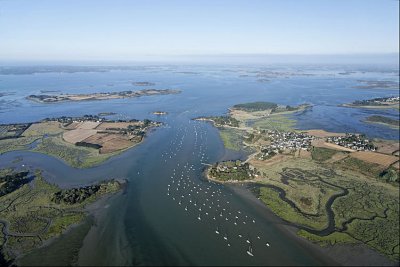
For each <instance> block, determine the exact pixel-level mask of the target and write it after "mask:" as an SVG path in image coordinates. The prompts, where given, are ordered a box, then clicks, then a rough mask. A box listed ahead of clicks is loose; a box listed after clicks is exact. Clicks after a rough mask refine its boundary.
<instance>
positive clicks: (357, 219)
mask: <svg viewBox="0 0 400 267" xmlns="http://www.w3.org/2000/svg"><path fill="white" fill-rule="evenodd" d="M323 158H324V156H323ZM365 165H366V166H365ZM370 165H371V166H372V167H369V168H368V166H370ZM375 168H377V166H375V165H374V164H367V163H365V162H362V161H360V160H358V159H354V158H351V157H348V158H345V159H343V160H341V161H339V163H335V164H334V165H333V166H332V165H328V164H325V165H322V164H318V163H317V162H315V161H312V160H306V159H291V160H287V161H285V162H282V163H280V164H277V165H273V166H268V167H265V168H258V169H259V171H260V172H261V173H262V174H263V176H264V177H268V179H266V178H263V179H262V180H261V181H262V184H261V185H260V186H259V187H260V188H259V192H256V193H258V197H259V198H260V200H262V201H263V202H264V203H265V204H266V205H267V206H268V207H269V208H270V209H271V210H272V211H273V212H274V213H276V214H277V215H278V216H280V217H281V218H283V219H284V220H286V221H288V222H291V223H294V224H295V225H297V226H298V227H299V228H300V229H302V230H301V231H299V235H301V236H303V237H306V238H308V239H310V240H312V241H315V242H317V243H319V244H321V245H328V244H341V243H363V244H366V245H368V246H370V247H371V248H373V249H374V250H376V251H379V252H380V253H382V254H384V255H386V256H387V257H389V258H390V259H392V260H399V249H398V248H399V239H398V233H399V231H400V229H399V208H400V205H399V203H400V202H399V199H398V195H399V187H398V185H397V186H393V185H391V184H387V183H382V182H381V180H378V179H373V178H376V175H378V174H379V173H380V170H379V169H375ZM380 168H381V167H380ZM364 169H365V170H364ZM361 170H362V172H361Z"/></svg>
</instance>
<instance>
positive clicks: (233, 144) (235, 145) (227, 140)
mask: <svg viewBox="0 0 400 267" xmlns="http://www.w3.org/2000/svg"><path fill="white" fill-rule="evenodd" d="M219 135H220V136H221V139H222V141H223V142H224V146H225V148H227V149H230V150H234V151H239V150H241V149H242V146H243V145H242V143H243V132H242V131H240V130H235V129H230V128H220V129H219Z"/></svg>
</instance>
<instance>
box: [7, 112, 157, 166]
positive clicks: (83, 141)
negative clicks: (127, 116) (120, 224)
mask: <svg viewBox="0 0 400 267" xmlns="http://www.w3.org/2000/svg"><path fill="white" fill-rule="evenodd" d="M160 125H161V123H159V122H154V121H150V120H148V119H145V120H143V121H139V120H108V119H105V118H103V117H99V116H96V115H85V116H82V117H65V116H64V117H59V118H47V119H44V120H42V121H39V122H34V123H22V124H3V125H0V153H4V152H7V151H12V150H31V151H35V152H41V153H45V154H48V155H52V156H55V157H57V158H60V159H62V160H64V161H66V162H67V163H68V164H69V165H71V166H73V167H79V168H84V167H91V166H93V165H97V164H99V163H101V162H103V161H105V160H106V159H108V158H109V157H111V156H114V155H116V154H118V153H120V152H122V151H124V150H126V149H128V148H130V147H133V146H134V145H136V144H138V143H140V142H141V141H142V140H143V138H144V137H145V135H146V133H147V132H148V131H149V130H150V129H151V128H153V127H157V126H160Z"/></svg>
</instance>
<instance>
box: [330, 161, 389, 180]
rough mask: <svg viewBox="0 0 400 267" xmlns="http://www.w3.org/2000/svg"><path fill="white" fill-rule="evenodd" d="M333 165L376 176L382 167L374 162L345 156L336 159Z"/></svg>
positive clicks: (367, 175)
mask: <svg viewBox="0 0 400 267" xmlns="http://www.w3.org/2000/svg"><path fill="white" fill-rule="evenodd" d="M333 166H335V167H338V168H342V169H346V170H352V171H356V172H359V173H362V174H364V175H365V176H366V177H374V178H378V177H379V176H380V174H381V173H382V171H383V170H384V168H383V167H382V166H381V165H379V164H376V163H370V162H365V161H362V160H360V159H356V158H353V157H347V158H344V159H342V160H340V161H336V162H335V163H334V164H333Z"/></svg>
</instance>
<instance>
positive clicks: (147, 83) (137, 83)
mask: <svg viewBox="0 0 400 267" xmlns="http://www.w3.org/2000/svg"><path fill="white" fill-rule="evenodd" d="M132 85H135V86H154V85H156V84H155V83H152V82H132Z"/></svg>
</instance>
